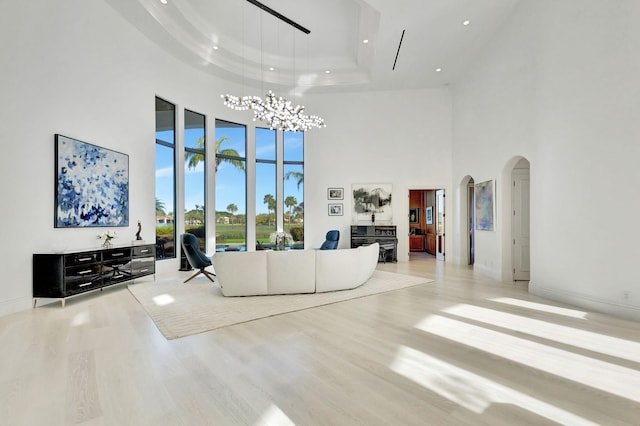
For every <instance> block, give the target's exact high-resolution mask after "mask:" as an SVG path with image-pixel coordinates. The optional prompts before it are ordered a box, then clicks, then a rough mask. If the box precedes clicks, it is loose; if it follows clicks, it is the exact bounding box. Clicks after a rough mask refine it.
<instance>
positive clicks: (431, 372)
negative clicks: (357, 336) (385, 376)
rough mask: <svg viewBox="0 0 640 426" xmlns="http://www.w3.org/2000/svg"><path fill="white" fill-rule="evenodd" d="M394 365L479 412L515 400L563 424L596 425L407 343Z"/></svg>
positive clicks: (526, 407)
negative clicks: (408, 345) (418, 349)
mask: <svg viewBox="0 0 640 426" xmlns="http://www.w3.org/2000/svg"><path fill="white" fill-rule="evenodd" d="M391 369H392V370H393V371H394V372H396V373H398V374H400V375H402V376H404V377H406V378H407V379H409V380H411V381H413V382H415V383H417V384H419V385H420V386H422V387H424V388H426V389H429V390H430V391H433V392H435V393H437V394H438V395H440V396H442V397H444V398H447V399H448V400H450V401H453V402H455V403H456V404H459V405H461V406H463V407H465V408H466V409H468V410H471V411H473V412H475V413H478V414H481V413H482V412H484V411H485V410H486V409H487V408H489V407H490V406H491V405H492V404H512V405H515V406H518V407H520V408H522V409H524V410H527V411H530V412H532V413H535V414H536V415H538V416H541V417H545V418H547V419H550V420H552V421H554V422H558V423H559V424H581V425H595V423H592V422H590V421H588V420H586V419H584V418H582V417H579V416H577V415H575V414H573V413H570V412H568V411H565V410H563V409H561V408H558V407H555V406H553V405H551V404H548V403H546V402H544V401H540V400H539V399H536V398H533V397H531V396H529V395H526V394H524V393H522V392H519V391H517V390H514V389H512V388H509V387H507V386H504V385H501V384H499V383H496V382H494V381H492V380H489V379H487V378H485V377H482V376H478V375H477V374H474V373H472V372H470V371H467V370H464V369H462V368H459V367H456V366H455V365H452V364H449V363H447V362H445V361H442V360H440V359H437V358H434V357H432V356H430V355H427V354H425V353H424V352H420V351H417V350H415V349H413V348H409V347H407V346H400V347H399V349H398V351H397V352H396V355H395V358H394V360H393V362H392V363H391Z"/></svg>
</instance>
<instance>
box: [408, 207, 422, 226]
mask: <svg viewBox="0 0 640 426" xmlns="http://www.w3.org/2000/svg"><path fill="white" fill-rule="evenodd" d="M409 223H420V209H409Z"/></svg>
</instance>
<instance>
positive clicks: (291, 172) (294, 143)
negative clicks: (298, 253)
mask: <svg viewBox="0 0 640 426" xmlns="http://www.w3.org/2000/svg"><path fill="white" fill-rule="evenodd" d="M283 168H284V169H283V172H284V175H283V176H284V194H283V196H282V200H281V201H280V205H281V206H282V208H283V209H284V210H283V212H284V215H283V216H284V230H285V231H286V232H288V233H290V234H291V236H292V237H293V244H292V245H291V248H294V249H303V248H304V133H303V132H284V134H283Z"/></svg>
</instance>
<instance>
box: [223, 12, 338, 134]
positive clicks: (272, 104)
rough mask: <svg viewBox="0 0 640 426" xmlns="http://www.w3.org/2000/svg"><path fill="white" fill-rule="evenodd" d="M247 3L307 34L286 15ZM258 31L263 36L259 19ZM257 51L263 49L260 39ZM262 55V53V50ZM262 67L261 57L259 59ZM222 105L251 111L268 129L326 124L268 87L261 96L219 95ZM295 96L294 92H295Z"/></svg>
mask: <svg viewBox="0 0 640 426" xmlns="http://www.w3.org/2000/svg"><path fill="white" fill-rule="evenodd" d="M247 1H248V2H249V3H252V4H253V5H255V6H257V7H259V8H260V9H262V10H263V11H266V12H268V13H270V14H271V15H273V16H275V17H276V18H278V19H280V20H283V21H284V22H286V23H288V24H289V25H292V26H293V27H295V28H296V29H298V30H300V31H302V32H304V33H305V34H309V33H310V31H309V30H307V29H306V28H304V27H302V26H301V25H299V24H297V23H296V22H293V21H292V20H290V19H289V18H287V17H285V16H283V15H281V14H280V13H278V12H276V11H275V10H273V9H270V8H269V7H267V6H265V5H264V4H262V3H260V2H259V1H257V0H247ZM260 34H261V35H262V19H261V20H260ZM260 50H261V52H262V41H261V47H260ZM261 54H262V53H261ZM261 69H262V60H261ZM294 85H295V35H294ZM220 97H221V98H222V99H223V102H224V105H225V106H227V107H229V108H231V109H235V110H236V111H246V110H251V111H252V112H253V121H256V120H262V121H264V122H265V123H267V125H268V126H269V128H270V129H271V130H273V129H278V130H285V131H291V132H298V131H306V130H309V129H311V128H313V127H326V124H324V120H323V119H322V118H320V117H318V116H317V115H307V114H305V113H304V106H301V105H295V106H294V105H293V104H292V103H291V101H288V100H287V99H285V98H283V97H282V96H276V94H275V93H273V92H272V91H271V90H269V92H268V93H267V94H266V96H265V98H264V99H262V98H261V97H260V96H242V97H238V96H234V95H230V94H223V95H220ZM294 98H295V92H294Z"/></svg>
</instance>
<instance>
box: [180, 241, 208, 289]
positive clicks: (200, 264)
mask: <svg viewBox="0 0 640 426" xmlns="http://www.w3.org/2000/svg"><path fill="white" fill-rule="evenodd" d="M180 243H181V245H182V251H183V252H184V255H185V256H186V257H187V260H188V261H189V264H190V265H191V266H192V267H193V268H194V269H198V272H196V273H195V274H193V275H192V276H190V277H189V278H187V279H186V280H185V281H184V282H185V283H187V282H189V281H191V280H192V279H194V278H195V277H197V276H198V275H200V274H204V275H205V276H206V277H207V278H209V280H211V282H214V281H213V278H211V277H215V276H216V274H214V273H212V272H209V271H206V270H205V268H206V267H207V266H211V259H209V257H208V256H207V255H206V254H204V253H203V252H202V251H201V250H200V244H199V242H198V239H197V238H196V236H195V235H193V234H188V233H185V234H182V237H181V239H180Z"/></svg>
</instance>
